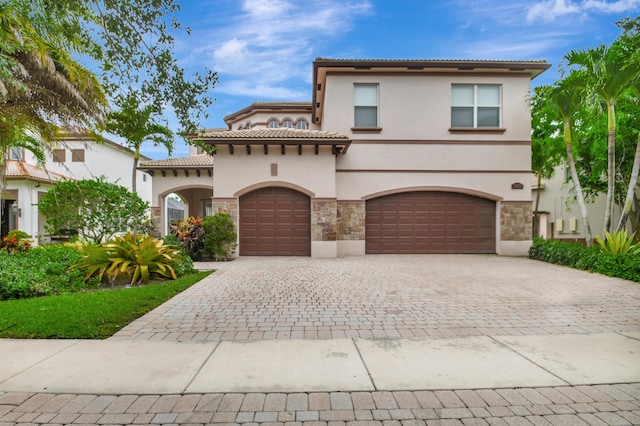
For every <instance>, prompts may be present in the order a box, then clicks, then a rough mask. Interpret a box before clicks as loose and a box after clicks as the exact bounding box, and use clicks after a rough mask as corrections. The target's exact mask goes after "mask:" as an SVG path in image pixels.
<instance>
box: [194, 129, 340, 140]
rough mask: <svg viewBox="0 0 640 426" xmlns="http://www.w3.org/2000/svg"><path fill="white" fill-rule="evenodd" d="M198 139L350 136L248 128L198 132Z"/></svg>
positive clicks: (326, 137)
mask: <svg viewBox="0 0 640 426" xmlns="http://www.w3.org/2000/svg"><path fill="white" fill-rule="evenodd" d="M196 139H202V140H206V141H211V140H216V141H217V140H221V141H224V140H230V139H233V140H238V139H240V140H251V141H254V140H256V141H259V140H300V139H305V140H306V139H319V140H348V139H349V136H347V135H345V134H343V133H336V132H327V131H324V130H302V129H288V128H278V129H248V130H227V131H214V132H210V131H205V132H203V133H200V134H198V136H196Z"/></svg>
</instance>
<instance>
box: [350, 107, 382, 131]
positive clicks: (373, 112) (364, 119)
mask: <svg viewBox="0 0 640 426" xmlns="http://www.w3.org/2000/svg"><path fill="white" fill-rule="evenodd" d="M354 125H355V127H378V107H372V106H357V107H356V108H355V123H354Z"/></svg>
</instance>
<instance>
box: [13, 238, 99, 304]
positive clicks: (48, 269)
mask: <svg viewBox="0 0 640 426" xmlns="http://www.w3.org/2000/svg"><path fill="white" fill-rule="evenodd" d="M81 257H82V254H80V253H78V252H76V251H75V250H74V249H72V248H69V247H63V246H62V245H59V244H53V245H49V246H39V247H34V248H32V249H31V250H29V251H28V252H18V253H15V254H13V255H10V254H9V253H8V252H7V251H6V250H0V300H6V299H21V298H28V297H36V296H48V295H56V294H65V293H73V292H77V291H81V290H83V289H85V288H87V287H89V288H92V287H95V286H96V285H97V279H89V280H87V281H86V282H85V281H84V279H83V278H84V274H83V273H82V271H80V270H69V267H70V266H71V265H73V264H74V263H76V262H77V261H78V260H79V259H80V258H81Z"/></svg>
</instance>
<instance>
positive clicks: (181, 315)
mask: <svg viewBox="0 0 640 426" xmlns="http://www.w3.org/2000/svg"><path fill="white" fill-rule="evenodd" d="M220 266H221V270H219V271H217V272H216V273H214V274H213V275H211V276H210V277H209V278H207V279H205V280H203V281H202V282H200V283H198V284H197V285H195V286H193V287H191V288H190V289H189V290H187V291H185V292H183V293H182V294H180V295H179V296H177V297H175V298H174V299H172V300H171V301H169V302H167V303H166V304H164V305H162V306H161V307H159V308H158V309H156V310H154V311H152V312H150V313H149V314H147V315H146V316H144V317H143V318H141V319H139V320H137V321H135V322H133V323H132V324H130V325H129V326H127V327H125V328H124V329H122V330H121V331H120V332H119V333H117V334H116V335H115V336H114V337H112V338H113V339H130V338H133V339H163V340H246V339H249V340H251V339H281V338H282V339H293V338H304V339H317V338H341V337H364V338H367V337H385V338H399V337H420V336H440V335H458V336H465V335H501V334H502V335H504V334H551V333H589V332H606V331H638V330H640V284H636V283H632V282H629V281H624V280H619V279H612V278H608V277H604V276H601V275H597V274H590V273H587V272H582V271H575V270H572V269H568V268H563V267H559V266H555V265H549V264H546V263H542V262H537V261H531V260H528V259H524V258H508V257H498V256H483V255H384V256H364V257H353V258H345V259H327V260H321V259H309V258H298V257H292V258H283V257H277V258H269V257H260V258H257V257H256V258H239V259H236V260H235V261H233V262H228V263H225V264H220Z"/></svg>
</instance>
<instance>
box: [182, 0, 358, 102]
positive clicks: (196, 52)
mask: <svg viewBox="0 0 640 426" xmlns="http://www.w3.org/2000/svg"><path fill="white" fill-rule="evenodd" d="M370 9H371V5H370V3H369V2H368V0H352V1H346V2H343V1H341V0H307V1H305V2H304V6H303V7H301V4H300V2H297V1H295V0H243V1H242V5H241V8H240V9H236V11H237V13H236V15H235V16H234V17H231V18H229V19H227V20H226V21H225V22H224V24H223V25H219V26H217V28H216V30H214V31H211V32H210V33H209V34H208V35H207V37H204V38H203V39H202V42H203V44H202V45H201V46H200V47H195V48H193V46H192V55H191V56H192V58H193V59H194V60H195V58H198V60H199V62H200V64H201V65H207V66H209V67H211V68H213V69H215V70H216V71H217V72H218V74H219V76H220V84H219V85H218V86H217V87H216V91H218V92H220V93H227V94H232V95H235V94H237V95H247V96H249V95H251V96H256V95H258V96H260V97H261V98H269V97H272V98H274V99H284V98H287V97H290V98H299V97H300V92H299V90H297V89H289V88H288V87H286V86H287V85H288V84H289V83H290V82H292V81H298V82H300V81H303V82H306V83H307V84H308V83H310V80H311V62H312V61H313V59H314V57H315V56H317V55H321V52H319V51H318V46H319V45H321V43H322V41H323V40H324V39H328V38H331V37H334V36H336V35H340V34H342V33H344V32H347V31H349V29H350V28H351V25H352V22H353V20H354V19H355V18H356V17H357V16H360V15H362V14H365V13H368V12H369V11H370ZM205 40H212V41H213V42H205ZM203 59H204V61H205V63H203V62H202V61H203ZM305 97H307V98H308V97H309V90H308V86H307V87H306V93H305Z"/></svg>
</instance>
